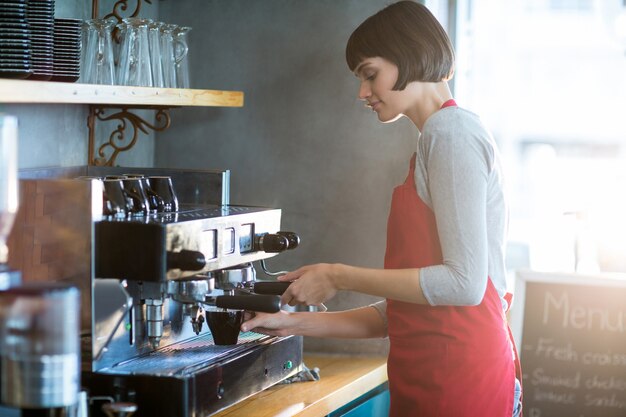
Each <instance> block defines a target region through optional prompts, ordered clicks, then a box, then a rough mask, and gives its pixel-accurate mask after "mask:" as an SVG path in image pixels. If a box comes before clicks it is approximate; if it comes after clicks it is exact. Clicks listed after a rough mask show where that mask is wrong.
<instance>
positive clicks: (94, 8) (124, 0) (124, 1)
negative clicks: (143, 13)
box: [91, 0, 152, 22]
mask: <svg viewBox="0 0 626 417" xmlns="http://www.w3.org/2000/svg"><path fill="white" fill-rule="evenodd" d="M135 1H136V2H137V5H136V6H135V11H134V12H133V13H132V14H131V15H128V16H124V17H137V16H138V15H139V11H140V10H141V3H142V2H143V1H145V2H146V3H148V4H152V0H135ZM98 3H99V1H98V0H92V1H91V17H92V18H93V19H97V18H98V7H99V6H98ZM127 9H128V0H118V1H117V2H116V3H115V5H114V6H113V11H112V12H111V13H109V14H108V15H106V16H104V18H105V19H106V18H109V17H115V18H116V19H117V21H118V22H121V21H122V19H123V18H124V17H123V16H122V13H123V14H126V13H125V12H126V10H127Z"/></svg>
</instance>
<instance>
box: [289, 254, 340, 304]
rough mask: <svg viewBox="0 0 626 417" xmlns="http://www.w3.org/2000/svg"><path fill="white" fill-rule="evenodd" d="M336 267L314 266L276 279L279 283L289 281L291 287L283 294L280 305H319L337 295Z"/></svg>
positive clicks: (329, 265)
mask: <svg viewBox="0 0 626 417" xmlns="http://www.w3.org/2000/svg"><path fill="white" fill-rule="evenodd" d="M337 268H338V266H337V265H334V264H315V265H307V266H303V267H302V268H300V269H297V270H295V271H292V272H289V273H287V274H285V275H282V276H280V277H278V280H279V281H290V282H291V285H290V286H289V287H288V288H287V290H286V291H285V292H284V293H283V295H282V297H281V303H282V304H283V305H285V304H289V305H290V306H295V305H296V304H306V305H320V304H322V303H323V302H324V301H326V300H328V299H330V298H333V297H334V296H335V294H336V293H337V290H338V288H337V285H336V279H337V275H338V274H337Z"/></svg>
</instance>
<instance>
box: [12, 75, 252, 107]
mask: <svg viewBox="0 0 626 417" xmlns="http://www.w3.org/2000/svg"><path fill="white" fill-rule="evenodd" d="M0 103H46V104H96V105H101V106H130V107H133V106H136V107H142V106H148V107H151V106H160V107H178V106H209V107H242V106H243V92H241V91H220V90H195V89H179V88H153V87H128V86H118V85H94V84H77V83H59V82H46V81H28V80H9V79H0Z"/></svg>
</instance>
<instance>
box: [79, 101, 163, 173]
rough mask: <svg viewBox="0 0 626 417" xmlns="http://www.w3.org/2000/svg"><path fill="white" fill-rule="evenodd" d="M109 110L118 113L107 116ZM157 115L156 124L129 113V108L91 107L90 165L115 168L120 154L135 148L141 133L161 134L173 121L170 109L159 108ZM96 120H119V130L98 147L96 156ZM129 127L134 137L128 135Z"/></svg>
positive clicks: (88, 120) (89, 125)
mask: <svg viewBox="0 0 626 417" xmlns="http://www.w3.org/2000/svg"><path fill="white" fill-rule="evenodd" d="M107 110H113V111H116V112H115V113H112V114H110V115H106V114H105V113H106V111H107ZM155 110H156V115H155V123H154V124H153V123H149V122H147V121H146V120H144V119H142V118H141V117H139V116H137V115H136V114H134V113H131V112H130V111H129V108H128V107H121V108H109V107H98V106H89V117H88V119H87V126H88V127H89V165H97V166H113V164H114V163H115V159H116V158H117V155H119V153H120V152H124V151H127V150H129V149H131V148H132V147H133V146H135V143H136V142H137V139H138V135H139V132H140V131H141V132H143V133H145V134H148V133H149V130H154V131H155V132H161V131H163V130H165V129H167V128H168V127H169V126H170V123H171V120H170V115H169V109H166V108H157V109H155ZM96 119H97V120H100V121H103V122H106V121H112V120H119V123H118V125H117V128H116V129H115V130H114V131H113V132H112V133H111V134H110V135H109V140H108V142H105V143H103V144H102V145H100V146H99V147H98V151H97V154H96V151H95V149H96V143H95V142H96V132H95V131H96ZM129 125H130V126H132V129H133V132H132V137H131V136H130V135H127V133H128V131H127V129H128V128H129ZM107 155H109V156H108V158H107Z"/></svg>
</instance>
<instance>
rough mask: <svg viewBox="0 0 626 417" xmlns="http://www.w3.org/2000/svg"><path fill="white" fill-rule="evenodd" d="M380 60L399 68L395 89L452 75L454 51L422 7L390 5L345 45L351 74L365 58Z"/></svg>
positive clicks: (438, 26)
mask: <svg viewBox="0 0 626 417" xmlns="http://www.w3.org/2000/svg"><path fill="white" fill-rule="evenodd" d="M374 57H381V58H384V59H386V60H388V61H391V62H393V63H394V64H395V65H396V66H397V67H398V80H397V81H396V85H394V87H393V89H394V90H404V88H405V87H406V85H407V84H408V83H410V82H412V81H422V82H439V81H442V80H449V79H450V78H452V75H453V74H454V49H453V48H452V43H451V42H450V38H448V35H447V34H446V31H445V30H444V29H443V27H441V24H439V22H438V21H437V19H436V18H435V16H433V14H432V13H431V12H430V10H428V8H426V6H424V5H423V4H420V3H416V2H414V1H399V2H397V3H393V4H391V5H389V6H387V7H385V8H384V9H382V10H381V11H379V12H378V13H376V14H374V15H372V16H370V17H369V18H367V19H366V20H365V21H364V22H363V23H361V25H359V27H357V28H356V29H355V30H354V32H352V35H350V39H348V44H347V45H346V61H347V62H348V67H349V68H350V71H353V72H354V70H355V68H356V67H357V66H358V65H359V64H360V63H361V62H362V61H363V60H364V59H367V58H374Z"/></svg>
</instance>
